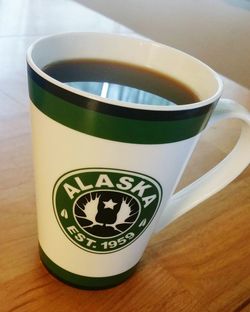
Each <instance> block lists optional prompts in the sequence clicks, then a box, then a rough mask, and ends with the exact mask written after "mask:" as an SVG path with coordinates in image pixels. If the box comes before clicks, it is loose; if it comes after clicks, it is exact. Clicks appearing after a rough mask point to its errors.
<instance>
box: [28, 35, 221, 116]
mask: <svg viewBox="0 0 250 312" xmlns="http://www.w3.org/2000/svg"><path fill="white" fill-rule="evenodd" d="M79 35H91V36H96V37H98V36H99V37H105V36H106V37H110V38H111V37H113V38H117V37H118V38H124V39H125V40H128V41H131V40H132V41H137V42H141V43H147V44H150V45H154V46H156V47H159V48H161V49H162V48H166V47H167V48H168V49H171V50H173V51H176V52H177V53H179V54H183V55H184V56H187V57H189V58H190V59H193V60H194V61H195V62H198V63H199V64H200V65H202V66H203V67H205V68H206V69H208V70H209V71H210V72H211V73H212V75H213V78H214V79H215V81H216V82H217V85H218V87H217V90H216V92H215V93H214V94H213V95H212V96H210V97H208V98H206V99H204V100H201V101H198V102H195V103H190V104H181V105H169V106H167V105H166V106H165V105H156V104H143V103H133V102H125V101H121V100H114V99H110V98H104V97H101V96H99V95H95V94H93V93H90V92H87V91H82V90H80V89H77V88H74V87H71V86H69V85H67V84H65V83H63V82H61V81H59V80H57V79H55V78H52V77H51V76H50V75H48V74H46V73H45V72H44V71H43V70H42V69H40V68H39V66H38V65H36V63H35V61H34V60H33V57H32V52H33V50H34V49H35V47H36V45H37V44H38V43H40V42H42V41H45V40H48V39H51V38H58V37H65V36H79ZM26 61H27V63H28V65H29V66H30V67H31V68H32V69H33V70H34V71H35V72H36V73H37V74H38V75H39V76H41V77H42V78H44V79H45V80H47V81H49V82H50V83H52V84H54V85H57V86H58V87H60V88H62V89H64V90H67V91H68V92H70V93H74V94H77V95H80V96H83V97H85V98H89V99H93V100H95V101H98V102H103V103H106V104H110V105H116V106H121V107H124V108H130V109H131V108H134V109H141V110H151V111H182V110H186V109H196V108H200V107H203V106H206V105H210V104H211V103H214V102H216V101H217V100H218V99H219V98H220V96H221V94H222V90H223V82H222V80H221V78H220V77H219V74H218V73H217V72H216V71H214V70H213V69H212V68H211V67H210V66H208V65H207V64H206V63H204V62H202V61H201V60H199V59H197V58H196V57H194V56H192V55H190V54H188V53H186V52H183V51H182V50H179V49H176V48H173V47H171V46H168V45H165V44H162V43H159V42H156V41H153V40H150V39H147V38H144V37H143V38H140V37H135V36H131V35H129V34H120V33H102V32H82V31H81V32H64V33H58V34H52V35H48V36H43V37H41V38H39V39H37V40H35V41H34V42H33V43H32V44H31V45H30V46H29V48H28V50H27V53H26Z"/></svg>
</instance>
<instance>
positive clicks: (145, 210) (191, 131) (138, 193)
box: [27, 33, 250, 289]
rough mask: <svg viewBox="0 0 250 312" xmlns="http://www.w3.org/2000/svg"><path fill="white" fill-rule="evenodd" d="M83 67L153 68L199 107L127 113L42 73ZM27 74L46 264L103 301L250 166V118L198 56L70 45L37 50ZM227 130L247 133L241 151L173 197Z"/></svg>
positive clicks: (83, 37) (74, 41) (136, 45)
mask: <svg viewBox="0 0 250 312" xmlns="http://www.w3.org/2000/svg"><path fill="white" fill-rule="evenodd" d="M79 58H83V59H84V58H86V59H89V58H91V59H101V60H112V61H119V62H126V63H130V64H135V65H139V66H143V67H150V68H153V69H155V70H158V71H160V72H161V73H162V74H166V75H168V76H171V77H174V78H175V79H178V80H179V81H181V82H183V83H185V84H186V85H188V86H189V87H190V88H191V89H193V90H194V91H195V92H196V93H197V94H198V96H199V98H200V101H199V102H196V103H191V104H185V105H175V106H159V105H149V104H135V103H128V102H122V101H119V100H114V99H107V98H103V97H100V96H97V95H94V94H91V93H88V92H84V91H81V90H77V89H75V88H72V87H70V86H68V85H66V84H64V83H62V82H60V81H57V80H55V79H54V78H52V77H50V76H49V75H47V74H45V73H44V71H43V70H42V69H43V68H44V66H46V65H48V64H50V63H53V62H56V61H62V60H69V59H79ZM27 63H28V81H29V95H30V100H31V115H32V137H33V158H34V171H35V186H36V205H37V220H38V236H39V246H40V257H41V260H42V262H43V263H44V265H45V266H46V268H47V269H48V271H49V272H51V273H52V274H53V275H54V276H56V277H57V278H58V279H60V280H62V281H64V282H66V283H68V284H70V285H73V286H75V287H79V288H86V289H101V288H107V287H112V286H115V285H117V284H119V283H121V282H123V281H124V280H126V279H127V278H128V277H129V276H130V275H131V274H132V273H133V272H134V270H135V268H136V265H137V263H138V262H139V261H140V258H141V257H142V254H143V252H144V250H145V248H146V246H147V243H148V241H149V239H150V237H151V236H152V235H153V234H154V233H155V232H158V231H159V230H161V229H162V228H163V227H165V226H166V225H167V224H169V223H170V222H172V221H173V220H175V219H176V218H177V217H179V216H181V215H182V214H183V213H185V212H187V211H188V210H190V209H191V208H193V207H194V206H195V205H197V204H199V203H200V202H202V201H204V200H205V199H206V198H208V197H209V196H211V195H213V194H215V193H216V192H218V191H219V190H220V189H222V188H223V187H224V186H226V185H227V184H228V183H229V182H231V181H232V180H233V179H234V178H235V177H236V176H238V175H239V174H240V173H241V172H242V170H244V168H246V167H247V166H248V164H249V155H250V130H249V123H250V117H249V113H248V112H247V110H246V109H245V108H244V107H243V106H241V105H240V104H237V103H235V102H233V101H231V100H225V99H220V96H221V93H222V89H223V86H222V82H221V80H220V78H219V76H218V75H217V74H216V73H215V72H214V71H213V70H212V69H211V68H209V67H208V66H207V65H205V64H204V63H202V62H201V61H199V60H197V59H195V58H194V57H192V56H190V55H187V54H185V53H183V52H181V51H178V50H176V49H173V48H171V47H168V46H165V45H162V44H159V43H155V42H152V41H150V40H146V39H139V38H131V37H127V36H122V35H115V34H101V33H66V34H58V35H53V36H49V37H46V38H42V39H40V40H38V41H36V42H35V43H34V44H32V46H31V47H30V48H29V50H28V52H27ZM228 118H238V119H240V120H242V121H243V123H242V127H241V135H240V138H239V140H238V142H237V144H236V146H235V147H234V149H233V150H232V151H231V152H230V153H229V154H228V156H227V157H226V158H225V159H224V160H223V161H222V162H220V163H219V164H218V165H217V166H215V167H214V168H213V169H211V170H210V171H209V172H207V173H206V174H205V175H203V176H202V177H200V178H199V179H198V180H197V181H195V182H193V183H192V184H190V185H189V186H187V187H185V188H184V189H182V190H181V191H179V192H176V193H174V191H175V188H176V186H177V184H178V182H179V180H180V178H181V176H182V173H183V171H184V169H185V167H186V164H187V162H188V160H189V158H190V156H191V154H192V152H193V150H194V148H195V146H196V144H197V141H198V139H199V137H200V134H201V133H202V131H203V130H204V129H207V128H208V127H210V126H212V125H214V124H215V123H217V122H218V121H220V120H225V119H228ZM218 131H219V130H218Z"/></svg>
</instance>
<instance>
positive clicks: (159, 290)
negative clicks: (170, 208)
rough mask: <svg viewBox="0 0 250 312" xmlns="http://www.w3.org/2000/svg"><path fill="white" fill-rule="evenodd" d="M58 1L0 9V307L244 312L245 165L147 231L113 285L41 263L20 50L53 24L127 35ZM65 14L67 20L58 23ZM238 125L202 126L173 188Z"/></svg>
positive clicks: (247, 98)
mask: <svg viewBox="0 0 250 312" xmlns="http://www.w3.org/2000/svg"><path fill="white" fill-rule="evenodd" d="M62 3H64V2H63V1H61V2H60V3H59V1H58V2H57V1H53V3H52V2H51V1H49V0H43V1H42V0H40V1H39V0H36V1H32V2H31V3H30V2H25V1H19V0H13V1H9V2H5V4H4V5H3V10H2V7H1V10H0V20H1V18H2V19H4V27H2V28H0V68H1V71H0V251H1V257H0V311H3V312H7V311H9V312H10V311H18V312H21V311H25V312H32V311H48V312H49V311H53V312H55V311H60V312H61V311H62V312H63V311H72V312H73V311H74V312H75V311H89V310H90V311H93V312H96V311H98V312H99V311H100V312H103V311H143V312H144V311H169V312H179V311H192V312H193V311H198V312H202V311H210V312H215V311H218V312H221V311H225V312H230V311H234V312H236V311H237V312H238V311H250V296H249V294H250V245H249V242H250V226H249V221H250V200H249V199H250V192H249V185H250V169H249V168H248V169H246V170H245V171H244V172H243V173H242V174H241V175H240V176H239V177H238V178H237V179H236V180H235V181H234V182H232V183H231V184H230V185H228V186H227V187H226V188H225V189H224V190H222V191H221V192H219V193H217V194H216V195H215V196H213V197H212V198H210V199H208V200H207V201H206V202H204V203H203V204H200V205H199V206H197V207H196V208H194V209H193V210H192V211H191V212H189V213H187V214H186V215H184V216H183V217H181V218H179V219H178V220H176V221H175V222H173V223H172V224H171V225H169V226H168V227H167V228H166V229H165V230H164V231H162V232H161V233H160V234H158V235H156V236H154V237H153V238H152V239H151V241H150V243H149V245H148V248H147V249H146V252H145V254H144V257H143V259H142V261H141V263H140V265H139V267H138V270H137V272H136V273H135V274H134V275H133V276H132V277H131V278H130V279H129V280H127V281H126V282H125V283H123V284H122V285H119V286H117V287H116V288H113V289H108V290H102V291H84V290H78V289H74V288H72V287H70V286H67V285H65V284H63V283H61V282H59V281H58V280H56V279H55V278H54V277H52V276H51V275H50V274H49V273H48V272H47V271H46V269H45V268H44V267H43V265H42V264H41V263H40V260H39V257H38V244H37V229H36V211H35V201H34V196H35V195H34V185H33V169H32V157H31V138H30V123H29V113H28V104H27V103H28V95H27V88H26V74H25V51H26V48H27V46H28V45H29V44H30V43H31V42H32V41H33V40H34V39H35V38H37V37H39V36H40V35H43V34H47V33H53V32H57V31H65V30H69V31H70V30H100V31H103V29H104V31H110V32H114V31H115V32H127V33H129V32H131V31H130V30H128V29H126V28H124V27H122V26H120V25H119V24H116V23H114V22H113V21H111V20H108V19H106V18H104V17H102V16H100V15H98V14H96V13H94V12H92V11H89V10H87V9H85V8H84V7H80V6H79V5H77V4H74V3H73V2H72V3H71V2H70V1H65V3H64V6H61V4H62ZM25 5H26V6H25ZM47 6H50V11H49V12H47V11H46V7H47ZM14 8H16V10H14ZM38 10H39V11H38ZM46 13H47V15H46ZM68 13H70V15H71V16H74V18H71V19H68V20H67V19H66V16H67V14H68ZM55 14H57V16H58V18H57V19H54V16H55ZM52 17H53V19H52ZM84 17H85V18H84ZM62 20H63V21H64V23H62V22H60V21H62ZM79 25H80V27H79ZM105 27H106V28H105ZM224 82H225V94H224V95H225V96H228V97H231V98H234V99H237V100H238V101H239V102H240V103H242V104H243V105H245V106H247V107H248V108H250V92H249V90H247V89H245V88H243V87H241V86H239V85H238V84H236V83H235V82H233V81H230V80H228V79H226V78H224ZM218 128H220V129H221V130H220V131H219V133H218V131H217V130H218ZM238 129H239V126H238V123H237V122H235V121H232V122H227V123H224V124H221V125H220V126H218V127H215V128H212V129H210V130H209V131H207V133H205V134H204V135H203V136H202V139H201V142H200V144H199V146H198V147H197V149H196V151H195V153H194V155H193V157H192V159H191V162H190V164H189V166H188V168H187V170H186V172H185V174H184V177H183V179H182V182H181V185H182V186H183V185H185V184H186V183H188V182H190V181H191V180H193V179H194V178H196V177H197V176H199V175H201V174H202V173H203V172H205V171H206V170H208V169H209V168H210V167H211V166H213V165H214V164H215V163H216V162H218V161H219V160H220V159H222V158H223V157H224V156H225V154H226V153H227V152H228V151H229V150H230V149H231V147H232V146H233V144H234V142H235V140H236V139H237V135H238V132H239V131H238ZM180 187H181V186H180Z"/></svg>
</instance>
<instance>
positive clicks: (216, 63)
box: [77, 0, 250, 88]
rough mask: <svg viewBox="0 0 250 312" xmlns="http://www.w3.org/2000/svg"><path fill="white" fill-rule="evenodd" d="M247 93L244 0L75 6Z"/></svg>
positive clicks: (97, 0) (120, 0) (94, 0)
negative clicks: (188, 58)
mask: <svg viewBox="0 0 250 312" xmlns="http://www.w3.org/2000/svg"><path fill="white" fill-rule="evenodd" d="M77 1H78V2H80V3H82V4H84V5H86V6H88V7H89V8H92V9H94V10H96V11H97V12H100V13H102V14H104V15H106V16H108V17H111V18H112V19H113V20H116V21H118V22H120V23H122V24H123V25H125V26H127V27H129V28H131V29H133V30H135V31H136V32H138V33H140V34H142V35H145V36H147V37H150V38H151V39H154V40H156V41H159V42H162V43H165V44H167V45H171V46H174V47H176V48H179V49H181V50H183V51H186V52H188V53H191V54H192V55H194V56H195V57H198V58H199V59H201V60H203V61H204V62H206V63H208V64H209V65H210V66H212V67H213V68H214V69H215V70H217V71H219V72H220V73H221V74H223V75H224V76H227V77H229V78H230V79H232V80H235V81H237V82H238V83H240V84H242V85H244V86H246V87H248V88H250V1H249V0H126V1H124V0H77Z"/></svg>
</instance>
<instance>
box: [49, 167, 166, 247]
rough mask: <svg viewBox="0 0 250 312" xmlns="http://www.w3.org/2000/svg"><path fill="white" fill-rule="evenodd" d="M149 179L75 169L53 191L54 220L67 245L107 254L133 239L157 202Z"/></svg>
mask: <svg viewBox="0 0 250 312" xmlns="http://www.w3.org/2000/svg"><path fill="white" fill-rule="evenodd" d="M161 193H162V192H161V187H160V185H159V184H158V182H156V181H155V180H154V179H152V178H150V177H148V176H146V175H142V174H139V173H135V172H130V171H124V170H116V169H102V168H100V169H97V168H93V169H78V170H74V171H71V172H68V173H66V174H64V175H63V176H61V177H60V178H59V179H58V181H57V182H56V184H55V186H54V190H53V207H54V212H55V215H56V219H57V221H58V223H59V225H60V227H61V229H62V231H63V232H64V234H65V235H66V236H67V238H68V239H69V240H71V242H72V243H74V244H75V245H77V246H78V247H79V248H82V249H84V250H87V251H90V252H93V253H110V252H114V251H117V250H119V249H122V248H124V247H125V246H127V245H128V244H131V243H132V242H133V241H134V240H135V239H137V238H138V237H139V236H140V235H141V234H142V233H143V232H144V231H145V230H146V228H147V227H148V226H149V224H150V222H151V221H152V219H153V217H154V216H155V214H156V212H157V210H158V208H159V205H160V202H161Z"/></svg>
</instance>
